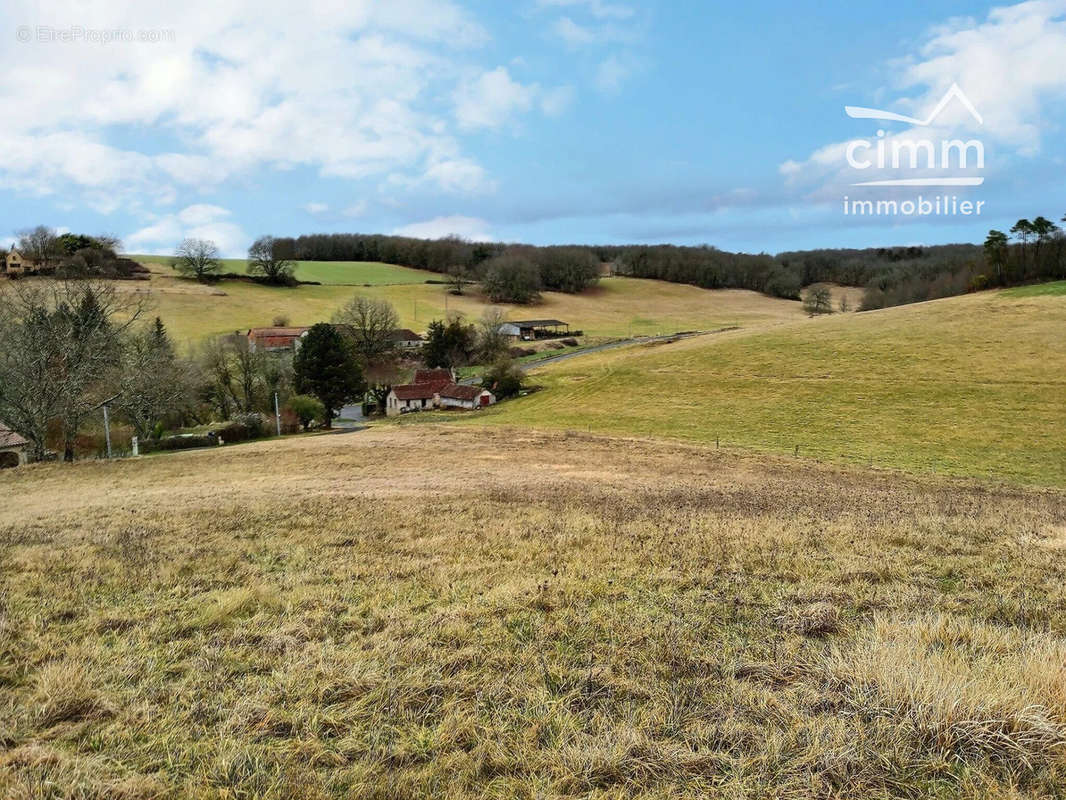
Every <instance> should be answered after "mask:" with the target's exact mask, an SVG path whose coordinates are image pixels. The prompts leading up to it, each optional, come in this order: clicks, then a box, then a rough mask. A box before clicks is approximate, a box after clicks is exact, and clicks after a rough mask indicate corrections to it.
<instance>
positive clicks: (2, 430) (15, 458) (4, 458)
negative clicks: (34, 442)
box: [0, 422, 29, 469]
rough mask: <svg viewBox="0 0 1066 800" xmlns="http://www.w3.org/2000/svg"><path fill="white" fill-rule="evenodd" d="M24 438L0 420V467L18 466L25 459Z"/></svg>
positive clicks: (24, 461)
mask: <svg viewBox="0 0 1066 800" xmlns="http://www.w3.org/2000/svg"><path fill="white" fill-rule="evenodd" d="M28 445H29V442H27V441H26V440H25V439H23V438H22V437H21V436H19V435H18V434H17V433H15V432H14V431H12V430H8V428H7V427H6V426H5V425H4V424H3V423H2V422H0V469H7V468H9V467H20V466H22V465H23V464H25V463H26V461H27V458H28V457H27V455H26V447H27V446H28Z"/></svg>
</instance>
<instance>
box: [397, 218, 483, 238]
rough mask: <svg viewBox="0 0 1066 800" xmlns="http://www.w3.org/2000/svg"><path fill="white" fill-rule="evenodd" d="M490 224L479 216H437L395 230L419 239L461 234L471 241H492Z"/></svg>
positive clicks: (402, 234)
mask: <svg viewBox="0 0 1066 800" xmlns="http://www.w3.org/2000/svg"><path fill="white" fill-rule="evenodd" d="M488 230H489V225H488V223H487V222H486V221H485V220H483V219H478V218H477V217H462V216H450V217H436V218H434V219H431V220H426V221H425V222H412V223H411V224H409V225H403V226H401V227H399V228H396V229H395V230H393V234H394V235H396V236H414V237H416V238H419V239H440V238H441V237H444V236H460V237H462V238H463V239H469V240H470V241H476V242H486V241H492V236H491V235H490V234H489V233H488Z"/></svg>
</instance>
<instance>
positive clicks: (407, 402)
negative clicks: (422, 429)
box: [385, 383, 437, 417]
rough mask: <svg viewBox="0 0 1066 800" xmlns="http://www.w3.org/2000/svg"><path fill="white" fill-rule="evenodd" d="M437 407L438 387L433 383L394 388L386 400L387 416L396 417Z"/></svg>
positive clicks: (409, 384)
mask: <svg viewBox="0 0 1066 800" xmlns="http://www.w3.org/2000/svg"><path fill="white" fill-rule="evenodd" d="M436 407H437V386H435V385H434V384H431V383H408V384H404V385H402V386H393V387H392V391H391V392H389V396H388V398H386V400H385V414H386V415H387V416H390V417H395V416H396V415H397V414H408V413H410V412H412V411H423V410H425V409H427V408H436Z"/></svg>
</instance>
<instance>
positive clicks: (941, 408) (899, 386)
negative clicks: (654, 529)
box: [482, 285, 1066, 486]
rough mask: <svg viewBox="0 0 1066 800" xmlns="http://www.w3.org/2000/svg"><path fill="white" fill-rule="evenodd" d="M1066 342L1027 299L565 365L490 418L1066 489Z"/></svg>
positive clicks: (1064, 309)
mask: <svg viewBox="0 0 1066 800" xmlns="http://www.w3.org/2000/svg"><path fill="white" fill-rule="evenodd" d="M1053 286H1054V285H1053ZM1063 330H1066V296H1062V295H1061V294H1060V295H1055V294H1045V295H1034V294H1032V293H1027V292H1022V291H1021V290H1014V291H1002V292H982V293H979V294H972V295H967V296H966V297H957V298H950V299H947V300H939V301H935V302H930V303H922V304H917V305H909V306H903V307H900V308H892V309H886V310H883V311H877V312H874V313H867V314H837V315H834V316H831V317H827V318H816V319H811V320H802V321H800V322H795V323H789V324H784V325H779V326H773V327H768V328H759V329H751V330H740V331H734V332H730V333H723V334H717V335H712V336H707V337H700V338H696V339H690V340H687V341H682V342H678V343H676V344H671V345H660V346H657V347H649V348H639V347H638V348H626V349H624V350H617V351H613V352H610V353H604V354H599V355H596V356H590V357H588V358H583V359H577V360H574V361H570V362H564V363H561V364H559V365H557V366H553V367H548V368H545V369H544V370H542V371H540V372H537V373H534V374H535V376H536V380H537V382H538V383H540V384H542V385H543V386H544V391H541V392H537V393H535V394H533V395H531V396H530V397H528V398H524V399H521V400H519V401H517V402H513V403H508V404H504V405H501V406H500V407H499V408H498V409H497V410H494V411H492V412H489V414H487V415H485V416H484V417H483V418H482V419H483V420H485V421H486V422H491V423H500V424H521V425H527V426H532V427H549V428H564V429H573V430H581V431H585V430H592V431H594V432H595V431H602V432H608V433H616V434H624V435H636V436H664V437H670V438H678V439H686V440H693V441H698V442H704V443H707V442H710V443H713V442H715V440H716V439H720V441H721V442H722V443H723V444H724V445H727V446H728V445H740V446H743V447H746V448H754V449H766V450H775V451H779V452H784V453H795V452H796V451H795V448H796V447H797V446H798V447H799V454H800V455H801V456H813V457H817V458H823V459H828V460H833V461H848V462H860V463H871V462H872V463H873V464H874V465H878V466H891V467H900V468H904V469H910V470H916V471H932V470H936V471H938V472H948V473H952V474H957V475H978V476H985V477H988V476H991V477H994V478H1003V479H1010V480H1019V481H1023V482H1029V483H1035V484H1044V485H1056V486H1066V439H1064V438H1063V435H1062V432H1063V431H1064V430H1066V404H1064V403H1063V402H1062V399H1063V397H1066V373H1064V372H1063V370H1062V369H1061V368H1059V366H1061V365H1063V364H1066V339H1064V338H1063V336H1062V331H1063ZM1050 365H1058V366H1056V367H1055V368H1052V367H1051V366H1050Z"/></svg>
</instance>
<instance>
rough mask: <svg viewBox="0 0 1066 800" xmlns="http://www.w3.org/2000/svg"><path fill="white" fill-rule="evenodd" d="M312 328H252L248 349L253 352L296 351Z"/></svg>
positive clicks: (249, 332)
mask: <svg viewBox="0 0 1066 800" xmlns="http://www.w3.org/2000/svg"><path fill="white" fill-rule="evenodd" d="M309 330H311V329H310V328H252V329H251V330H249V331H248V334H247V335H248V349H249V350H251V351H252V352H253V353H257V352H262V353H276V352H279V351H283V350H287V351H290V352H292V351H295V350H297V349H298V348H299V346H300V344H299V342H300V340H301V339H302V338H303V336H304V334H306V333H307V332H308V331H309Z"/></svg>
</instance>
